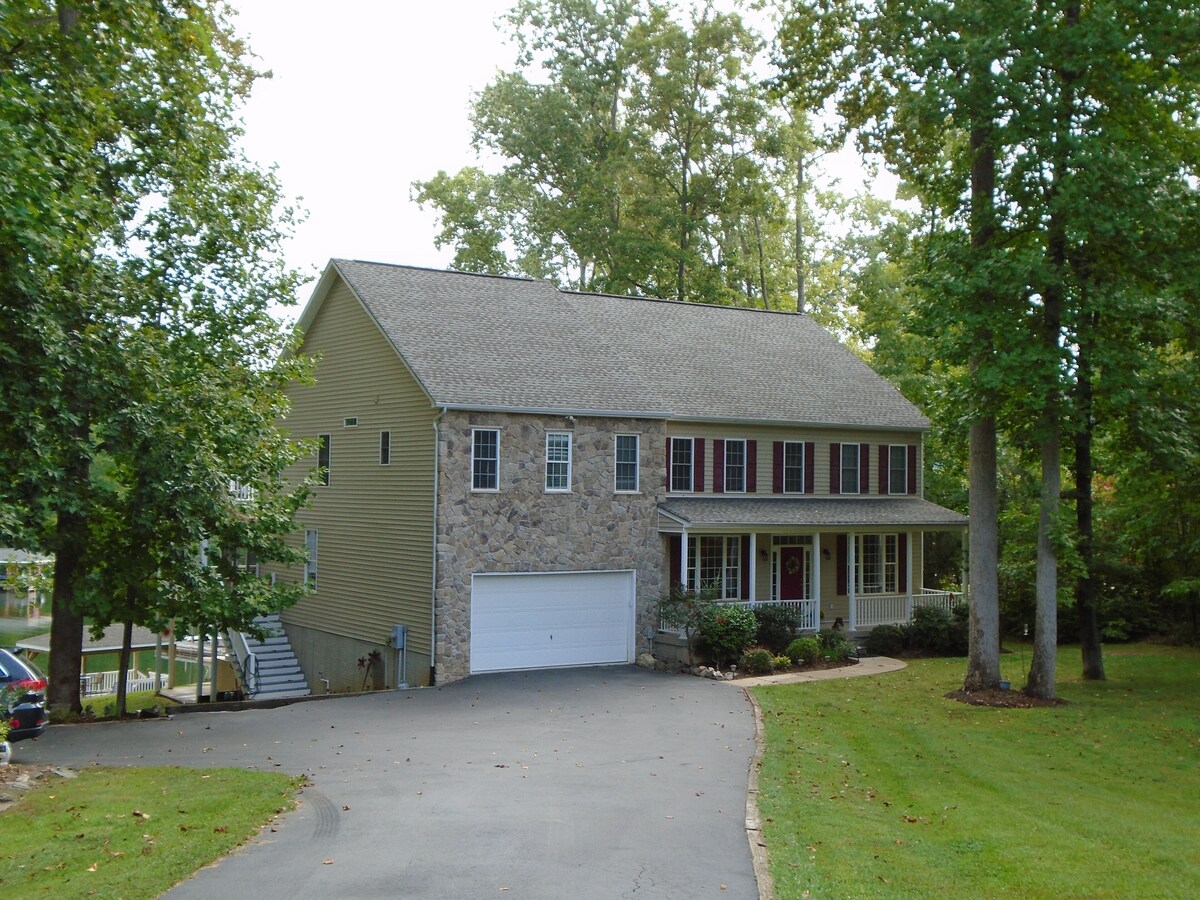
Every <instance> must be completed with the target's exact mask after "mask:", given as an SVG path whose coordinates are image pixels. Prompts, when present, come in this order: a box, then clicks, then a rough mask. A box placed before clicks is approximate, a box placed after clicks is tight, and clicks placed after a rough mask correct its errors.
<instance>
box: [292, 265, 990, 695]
mask: <svg viewBox="0 0 1200 900" xmlns="http://www.w3.org/2000/svg"><path fill="white" fill-rule="evenodd" d="M299 327H300V328H301V330H302V332H303V336H304V337H303V345H302V348H301V351H300V352H303V353H306V354H311V355H313V356H315V357H316V358H317V365H316V376H315V377H316V380H315V383H314V384H312V385H296V386H294V387H293V388H292V389H291V391H290V396H291V401H292V410H291V413H290V414H289V417H288V419H287V422H286V425H287V427H288V428H289V430H290V431H291V432H292V433H293V434H294V435H295V436H297V437H304V438H316V439H317V440H318V443H319V447H320V450H319V453H318V455H317V457H316V458H314V459H310V460H308V461H307V466H309V467H311V466H320V467H321V471H322V476H321V483H320V484H319V485H318V486H317V487H316V488H315V490H314V494H315V497H314V500H313V502H312V505H311V507H310V508H309V509H306V510H305V511H303V512H302V513H301V519H302V522H303V526H304V535H303V540H304V541H305V543H306V545H307V547H308V550H309V562H308V565H307V566H306V567H305V570H304V571H303V572H299V571H297V572H291V573H280V575H281V577H292V578H301V577H302V578H305V579H307V580H308V581H309V583H310V584H311V585H312V587H313V592H312V594H311V595H310V596H308V597H307V598H306V599H304V600H303V601H302V602H301V603H299V604H298V605H297V606H295V607H294V608H292V609H290V610H287V611H285V612H284V613H283V622H284V625H285V628H286V630H287V632H288V635H289V637H290V639H291V641H292V644H293V646H294V647H295V648H296V651H297V655H298V656H299V658H300V660H301V664H302V666H303V667H304V670H305V674H306V676H307V678H308V681H309V683H310V684H316V683H319V682H321V681H326V680H327V681H329V682H331V683H332V686H333V688H334V689H347V688H357V687H359V686H360V684H359V682H360V681H362V680H365V679H364V675H363V670H362V668H361V665H360V661H361V660H364V659H369V655H370V654H371V653H372V651H378V652H379V653H380V654H381V658H382V659H383V660H384V661H385V663H384V664H385V665H386V666H387V671H388V676H387V679H386V683H387V684H389V685H394V684H397V683H399V682H401V681H406V682H407V683H409V684H425V683H434V682H436V683H445V682H448V681H453V680H455V679H459V678H463V677H465V676H467V675H469V674H471V673H476V672H488V671H499V670H511V669H523V668H549V667H559V666H571V665H589V664H603V663H623V662H631V661H632V660H633V659H634V658H635V656H636V655H637V654H638V653H641V652H643V651H646V650H650V649H651V648H652V646H653V642H654V641H655V639H656V638H657V637H658V636H659V634H658V624H659V623H658V601H659V599H660V598H661V597H662V596H663V595H664V594H665V593H666V592H667V591H668V590H669V588H670V585H671V584H672V583H686V584H688V585H689V586H693V587H694V586H696V585H702V586H704V587H706V588H709V589H712V590H715V591H717V592H718V593H719V595H720V596H721V597H722V598H725V599H728V600H730V601H738V602H772V601H788V602H790V603H792V604H793V605H797V606H799V607H800V608H801V609H802V611H803V614H804V615H805V616H806V624H807V625H808V626H810V627H812V628H816V627H819V626H820V625H821V623H822V622H823V623H824V625H825V627H829V626H830V625H831V624H832V623H833V622H834V621H835V620H836V619H838V618H840V619H841V620H842V624H843V625H844V626H845V627H846V628H847V629H849V630H851V631H854V630H861V629H864V628H868V627H871V626H873V625H875V624H878V623H880V622H884V621H900V620H902V619H903V617H904V616H906V615H907V614H908V612H909V611H910V610H911V606H912V604H913V602H914V597H917V598H918V602H919V598H920V596H921V572H922V552H921V549H922V540H921V538H922V534H923V533H924V532H926V531H931V530H952V531H955V530H957V531H962V530H963V529H964V528H965V525H966V519H965V518H964V517H963V516H961V515H959V514H957V513H954V512H951V511H949V510H946V509H943V508H941V507H939V506H937V505H935V504H933V503H930V502H928V501H926V500H924V499H922V460H921V445H922V436H923V434H924V432H925V431H926V430H927V428H928V426H929V422H928V420H927V419H926V418H925V417H924V416H923V415H922V414H921V413H920V412H919V411H918V410H917V409H916V408H915V407H913V406H912V404H910V403H909V402H908V401H906V400H905V399H904V398H903V397H902V396H901V395H900V393H899V392H898V391H897V390H896V389H895V388H893V387H892V386H891V385H890V384H888V383H887V382H886V381H885V380H884V379H882V378H880V377H879V376H878V375H876V374H875V373H874V372H873V371H872V370H871V369H870V368H869V367H868V366H867V365H865V364H864V363H863V362H862V361H861V360H860V359H858V358H857V357H856V356H855V355H854V354H852V353H850V352H849V351H848V350H846V349H845V348H844V347H842V346H841V345H840V344H839V343H838V342H837V341H836V340H835V339H834V338H833V337H832V336H831V335H829V334H828V333H827V332H825V331H824V330H823V329H821V328H820V327H819V326H818V325H816V324H815V323H814V322H813V321H812V320H811V319H810V318H808V317H807V316H803V315H796V314H789V313H776V312H766V311H759V310H750V309H738V308H730V307H715V306H703V305H698V304H687V303H678V302H670V301H660V300H648V299H639V298H631V297H614V296H604V295H594V294H582V293H570V292H564V291H560V290H558V289H557V288H555V287H554V286H552V285H550V284H548V283H544V282H538V281H532V280H527V279H520V278H507V277H492V276H482V275H470V274H464V273H458V272H445V271H434V270H428V269H419V268H411V267H405V266H394V265H383V264H379V263H368V262H357V261H348V260H334V261H332V262H330V264H329V266H328V267H327V268H326V270H325V272H324V274H323V276H322V277H321V280H320V282H319V283H318V285H317V287H316V290H315V291H314V293H313V296H312V299H311V300H310V302H309V304H308V305H307V307H306V308H305V310H304V312H303V314H302V316H301V318H300V322H299ZM295 474H296V476H297V477H299V474H300V473H299V472H297V473H295ZM299 539H300V538H299V537H297V540H299ZM396 626H404V628H403V630H402V631H401V632H400V636H399V637H396V635H397V632H396ZM397 644H400V645H402V648H401V647H398V646H397Z"/></svg>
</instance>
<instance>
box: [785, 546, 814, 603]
mask: <svg viewBox="0 0 1200 900" xmlns="http://www.w3.org/2000/svg"><path fill="white" fill-rule="evenodd" d="M810 552H811V551H810V548H808V547H780V548H779V597H778V599H780V600H807V599H808V586H809V584H810V583H811V575H810V571H809V558H810V557H809V554H810Z"/></svg>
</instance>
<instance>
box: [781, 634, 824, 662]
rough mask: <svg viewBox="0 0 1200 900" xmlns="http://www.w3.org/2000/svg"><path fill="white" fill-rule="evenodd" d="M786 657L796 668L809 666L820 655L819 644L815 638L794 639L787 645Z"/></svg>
mask: <svg viewBox="0 0 1200 900" xmlns="http://www.w3.org/2000/svg"><path fill="white" fill-rule="evenodd" d="M787 655H788V658H789V659H790V660H791V661H792V662H794V663H795V664H796V665H798V666H811V665H812V664H813V663H814V662H816V661H817V658H818V657H819V656H820V655H821V642H820V641H819V640H818V639H817V638H815V637H802V638H796V640H794V641H792V642H791V643H790V644H788V648H787Z"/></svg>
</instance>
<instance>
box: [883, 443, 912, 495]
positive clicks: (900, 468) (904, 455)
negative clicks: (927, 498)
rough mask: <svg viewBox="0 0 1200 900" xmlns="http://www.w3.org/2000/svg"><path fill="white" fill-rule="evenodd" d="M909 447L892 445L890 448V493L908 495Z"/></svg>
mask: <svg viewBox="0 0 1200 900" xmlns="http://www.w3.org/2000/svg"><path fill="white" fill-rule="evenodd" d="M908 487H909V485H908V446H907V445H905V444H892V445H891V446H890V447H888V493H889V494H907V493H908Z"/></svg>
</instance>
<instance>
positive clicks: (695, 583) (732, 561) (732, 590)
mask: <svg viewBox="0 0 1200 900" xmlns="http://www.w3.org/2000/svg"><path fill="white" fill-rule="evenodd" d="M704 538H711V539H714V540H719V541H720V542H721V561H720V573H721V574H720V576H719V582H720V583H719V584H718V585H716V587H717V593H718V595H719V597H718V599H720V600H740V599H743V598H742V596H741V594H742V575H743V573H744V572H743V569H744V567H745V566H746V565H747V560H745V559H742V536H741V535H739V534H700V535H695V534H690V535H688V536H687V553H686V560H685V565H686V567H687V577H688V590H692V591H696V590H700V591H702V590H705V589H706V588H711V587H713V586H714V585H712V584H708V585H705V584H701V583H700V562H701V561H700V543H701V540H702V539H704ZM731 569H732V571H733V573H734V574H733V578H732V581H731V579H730V571H731Z"/></svg>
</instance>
